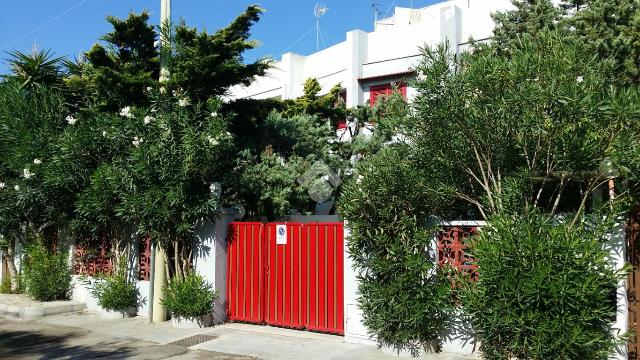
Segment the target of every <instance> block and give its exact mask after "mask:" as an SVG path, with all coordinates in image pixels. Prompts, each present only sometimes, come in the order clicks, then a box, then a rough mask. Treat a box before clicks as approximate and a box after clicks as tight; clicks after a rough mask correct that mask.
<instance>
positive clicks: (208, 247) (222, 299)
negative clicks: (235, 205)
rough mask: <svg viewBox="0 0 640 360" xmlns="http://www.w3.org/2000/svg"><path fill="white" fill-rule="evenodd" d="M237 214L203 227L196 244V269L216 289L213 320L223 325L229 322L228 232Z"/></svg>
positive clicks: (228, 215) (221, 218)
mask: <svg viewBox="0 0 640 360" xmlns="http://www.w3.org/2000/svg"><path fill="white" fill-rule="evenodd" d="M234 220H235V214H229V213H226V214H222V215H220V218H218V219H217V220H216V222H215V223H209V224H207V225H205V226H203V227H202V228H201V229H200V231H199V233H198V235H197V238H196V240H195V243H194V245H195V246H194V249H195V251H194V253H193V256H194V267H195V269H196V272H198V274H200V275H201V276H202V277H203V278H204V279H205V280H206V281H207V282H208V283H210V284H211V285H212V286H213V288H214V289H215V291H216V293H217V295H218V297H217V298H216V300H215V302H214V307H213V320H214V323H216V324H221V323H223V322H225V321H226V320H227V314H226V302H227V230H228V228H229V224H230V223H231V222H232V221H234Z"/></svg>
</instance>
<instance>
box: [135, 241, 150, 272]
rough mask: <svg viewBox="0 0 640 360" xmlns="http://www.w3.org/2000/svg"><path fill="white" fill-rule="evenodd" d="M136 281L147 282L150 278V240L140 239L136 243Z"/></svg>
mask: <svg viewBox="0 0 640 360" xmlns="http://www.w3.org/2000/svg"><path fill="white" fill-rule="evenodd" d="M138 265H139V269H138V280H143V281H149V279H150V278H151V238H150V237H149V236H147V237H144V238H143V239H140V242H139V243H138Z"/></svg>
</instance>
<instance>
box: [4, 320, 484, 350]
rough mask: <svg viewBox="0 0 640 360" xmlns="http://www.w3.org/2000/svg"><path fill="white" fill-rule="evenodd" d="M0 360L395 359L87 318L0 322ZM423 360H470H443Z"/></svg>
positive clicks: (272, 337)
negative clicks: (195, 340) (198, 339)
mask: <svg viewBox="0 0 640 360" xmlns="http://www.w3.org/2000/svg"><path fill="white" fill-rule="evenodd" d="M198 334H200V335H209V336H212V337H213V338H211V339H210V340H208V341H206V342H202V343H200V344H197V345H194V346H190V347H184V346H176V345H171V344H169V343H172V342H174V341H177V340H181V339H185V338H187V337H189V336H193V335H198ZM185 346H188V345H185ZM0 358H13V359H40V358H47V359H94V358H109V359H125V358H126V359H131V358H132V359H225V360H246V359H255V358H259V359H265V360H268V359H286V360H296V359H304V360H314V359H323V360H324V359H371V360H391V359H396V360H397V359H398V357H397V356H395V355H393V354H390V353H385V352H383V351H382V350H380V349H377V348H376V347H374V346H368V345H360V344H349V343H345V342H344V341H343V338H342V337H340V336H332V335H325V334H317V333H310V332H304V331H295V330H288V329H279V328H272V327H265V326H254V325H246V324H225V325H221V326H216V327H213V328H206V329H176V328H173V327H171V325H170V324H169V323H162V324H150V323H149V322H148V320H146V319H142V318H129V319H103V318H101V317H100V316H99V315H94V314H87V313H76V314H66V315H57V316H51V317H46V318H42V319H39V320H31V321H24V320H22V321H20V320H2V319H0ZM425 358H427V359H434V360H435V359H437V360H462V359H465V360H466V359H473V358H470V357H465V356H460V355H446V354H438V355H430V356H428V357H425Z"/></svg>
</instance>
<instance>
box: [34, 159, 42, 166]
mask: <svg viewBox="0 0 640 360" xmlns="http://www.w3.org/2000/svg"><path fill="white" fill-rule="evenodd" d="M33 163H34V164H35V165H40V164H42V160H40V159H33Z"/></svg>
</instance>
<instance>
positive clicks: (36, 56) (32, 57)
mask: <svg viewBox="0 0 640 360" xmlns="http://www.w3.org/2000/svg"><path fill="white" fill-rule="evenodd" d="M62 60H63V57H56V56H54V54H53V52H52V51H51V50H34V51H32V52H31V53H24V52H21V51H18V50H14V51H11V52H9V59H7V62H8V63H9V67H10V68H11V72H12V74H11V75H8V76H7V78H9V79H15V80H16V81H18V82H19V83H20V87H21V88H22V89H25V88H29V87H33V86H44V85H46V86H58V85H60V84H61V80H62V73H61V71H60V70H61V69H60V64H61V62H62Z"/></svg>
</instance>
